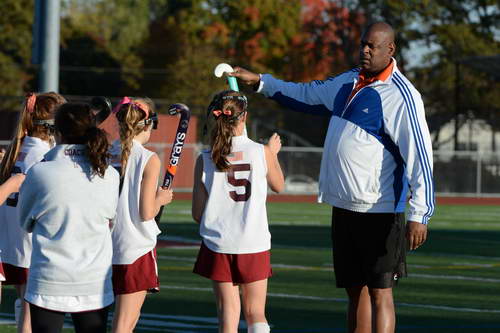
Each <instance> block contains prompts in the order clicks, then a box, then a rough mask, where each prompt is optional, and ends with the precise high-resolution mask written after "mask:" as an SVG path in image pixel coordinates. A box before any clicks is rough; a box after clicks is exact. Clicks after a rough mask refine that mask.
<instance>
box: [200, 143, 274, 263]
mask: <svg viewBox="0 0 500 333" xmlns="http://www.w3.org/2000/svg"><path fill="white" fill-rule="evenodd" d="M231 151H232V154H231V155H230V156H228V160H229V162H230V163H231V166H230V168H229V170H227V171H225V172H221V171H218V170H217V169H216V167H215V165H214V163H213V161H212V159H211V155H210V152H204V153H203V175H202V182H203V184H204V186H205V188H206V190H207V192H208V200H207V203H206V207H205V211H204V213H203V216H202V219H201V224H200V235H201V237H202V238H203V243H204V244H205V245H206V246H207V247H208V249H210V250H211V251H213V252H218V253H228V254H249V253H258V252H263V251H267V250H269V249H270V248H271V234H270V233H269V227H268V222H267V212H266V198H267V179H266V175H267V165H266V159H265V152H264V146H263V145H261V144H259V143H256V142H254V141H252V140H250V139H249V138H248V137H247V136H245V135H242V136H235V137H233V138H232V149H231Z"/></svg>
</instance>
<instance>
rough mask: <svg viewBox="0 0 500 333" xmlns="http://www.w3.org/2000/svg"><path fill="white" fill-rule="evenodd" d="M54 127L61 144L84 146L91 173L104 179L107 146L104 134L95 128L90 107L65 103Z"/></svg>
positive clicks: (107, 157) (59, 111) (107, 156)
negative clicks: (59, 136) (58, 134)
mask: <svg viewBox="0 0 500 333" xmlns="http://www.w3.org/2000/svg"><path fill="white" fill-rule="evenodd" d="M55 127H56V131H58V132H59V133H60V135H61V139H62V142H63V143H68V144H84V145H85V146H86V148H87V149H86V154H87V157H88V159H89V161H90V165H91V168H92V173H93V174H97V175H99V176H100V177H104V174H105V172H106V169H107V167H108V164H109V162H108V160H109V157H110V155H109V153H108V149H109V144H108V140H107V137H106V133H105V132H104V131H103V130H102V129H100V128H97V127H96V124H95V119H94V116H93V115H92V113H91V110H90V106H89V105H87V104H82V103H66V104H64V105H62V106H61V107H60V108H59V109H58V110H57V112H56V117H55Z"/></svg>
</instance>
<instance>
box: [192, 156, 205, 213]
mask: <svg viewBox="0 0 500 333" xmlns="http://www.w3.org/2000/svg"><path fill="white" fill-rule="evenodd" d="M202 177H203V156H202V155H200V156H198V159H197V160H196V165H195V167H194V181H193V184H194V185H193V200H192V206H191V214H192V215H193V219H194V220H195V221H196V223H200V222H201V217H202V216H203V211H204V210H205V205H206V204H207V200H208V193H207V190H206V188H205V185H204V184H203V181H202Z"/></svg>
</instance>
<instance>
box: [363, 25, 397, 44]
mask: <svg viewBox="0 0 500 333" xmlns="http://www.w3.org/2000/svg"><path fill="white" fill-rule="evenodd" d="M367 33H379V34H382V35H384V39H385V41H386V42H389V43H390V42H392V43H394V29H392V27H391V25H390V24H387V23H385V22H375V23H372V24H370V25H368V26H367V27H366V28H365V31H364V32H363V35H365V34H367Z"/></svg>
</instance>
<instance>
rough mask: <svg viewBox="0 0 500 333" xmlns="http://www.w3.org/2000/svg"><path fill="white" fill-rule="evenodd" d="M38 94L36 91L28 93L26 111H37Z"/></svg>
mask: <svg viewBox="0 0 500 333" xmlns="http://www.w3.org/2000/svg"><path fill="white" fill-rule="evenodd" d="M35 103H36V95H35V94H34V93H28V94H26V111H28V113H33V111H35Z"/></svg>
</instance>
